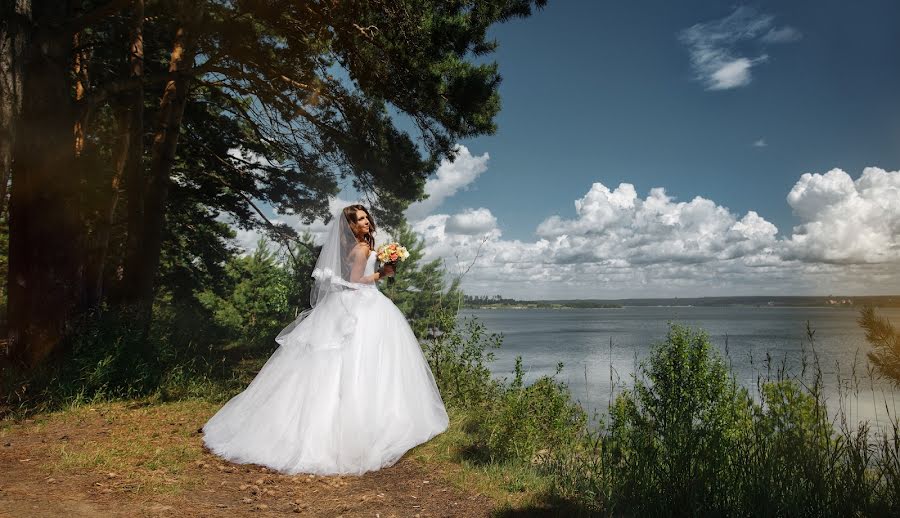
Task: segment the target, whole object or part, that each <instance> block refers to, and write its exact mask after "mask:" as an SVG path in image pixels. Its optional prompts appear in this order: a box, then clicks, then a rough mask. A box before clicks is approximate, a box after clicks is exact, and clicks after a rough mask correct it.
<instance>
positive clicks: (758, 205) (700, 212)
mask: <svg viewBox="0 0 900 518" xmlns="http://www.w3.org/2000/svg"><path fill="white" fill-rule="evenodd" d="M897 20H900V2H895V1H887V0H884V1H872V2H868V1H867V2H852V3H851V2H838V1H833V0H828V1H817V2H812V1H793V2H757V3H735V4H730V3H724V2H712V1H703V2H700V1H679V2H671V1H655V2H624V1H620V2H592V1H553V0H551V2H550V4H549V5H548V6H547V8H546V9H544V10H542V11H539V12H536V13H535V14H534V15H533V16H532V17H531V18H528V19H525V20H514V21H511V22H509V23H506V24H502V25H499V26H497V27H496V28H495V29H494V30H493V31H492V35H493V36H494V37H496V38H497V40H498V41H499V44H500V47H499V49H498V51H497V52H495V53H494V54H491V55H489V56H487V58H486V59H489V60H496V61H497V62H498V63H499V65H500V71H501V74H502V76H503V83H502V85H501V89H500V93H501V97H502V104H503V109H502V111H501V113H500V114H499V117H498V119H497V123H498V126H499V129H498V132H497V134H495V135H492V136H485V137H479V138H475V139H469V140H465V141H462V142H460V143H459V144H460V145H461V146H462V148H461V151H460V154H459V158H457V160H456V161H455V162H453V163H450V162H445V163H443V164H442V165H441V167H440V168H439V169H438V171H437V172H436V174H435V175H434V177H432V178H431V179H429V181H428V184H427V185H426V191H427V192H428V193H429V194H430V195H431V198H430V199H429V200H427V201H425V202H423V203H418V204H415V205H413V206H411V207H410V209H409V210H408V211H407V212H406V216H407V218H408V219H409V220H410V221H411V222H412V223H413V225H414V229H415V230H417V231H418V232H419V233H420V234H421V235H422V236H423V238H424V239H425V243H426V258H428V259H432V258H440V259H443V260H444V261H445V264H446V265H447V269H448V271H449V272H450V273H460V272H463V271H467V273H466V274H465V276H464V279H463V286H464V289H465V290H466V291H467V292H469V293H472V294H479V295H484V294H487V295H493V294H503V295H505V296H511V297H516V298H520V299H548V298H602V299H612V298H629V297H675V296H679V297H691V296H721V295H767V294H770V295H807V294H819V295H827V294H829V293H837V294H845V295H854V294H889V293H891V294H896V293H900V94H898V93H897V92H900V28H898V26H897ZM354 196H355V194H352V193H342V194H341V195H340V196H339V198H338V199H336V200H333V205H335V206H339V205H341V204H343V203H346V202H349V201H353V197H354ZM282 220H284V221H287V222H289V223H292V224H296V221H292V220H291V218H290V217H284V218H282ZM297 226H298V227H299V225H297ZM309 228H310V229H311V230H313V231H314V232H319V231H321V229H322V225H321V224H320V223H317V224H314V225H313V226H312V227H309ZM254 237H255V236H253V235H249V234H247V235H243V234H242V235H241V236H240V239H241V240H242V241H243V242H245V243H248V244H251V242H252V240H253V238H254ZM389 238H390V236H386V235H382V236H380V239H381V240H382V241H383V240H385V239H389ZM468 264H471V265H472V267H471V268H467V265H468Z"/></svg>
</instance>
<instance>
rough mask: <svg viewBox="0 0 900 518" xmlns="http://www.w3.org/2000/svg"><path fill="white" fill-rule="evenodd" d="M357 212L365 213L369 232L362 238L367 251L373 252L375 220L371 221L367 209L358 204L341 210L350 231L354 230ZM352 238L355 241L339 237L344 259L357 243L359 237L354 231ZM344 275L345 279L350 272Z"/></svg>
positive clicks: (346, 237)
mask: <svg viewBox="0 0 900 518" xmlns="http://www.w3.org/2000/svg"><path fill="white" fill-rule="evenodd" d="M358 210H361V211H363V212H365V213H366V216H368V217H369V232H368V233H366V234H363V236H362V238H363V240H365V242H366V243H367V244H368V245H369V249H370V250H374V249H375V238H374V237H372V234H374V233H375V220H373V219H372V214H370V213H369V209H367V208H365V207H364V206H362V205H359V204H355V205H349V206H347V207H344V210H343V213H344V217H345V218H347V223H349V224H350V229H351V230H354V229H355V228H356V222H357V219H356V211H358ZM353 237H354V238H355V241H353V242H349V240H350V239H351V238H350V236H346V235H342V236H341V252H342V253H343V255H344V257H347V255H348V254H349V253H350V251H351V250H353V247H354V246H356V243H357V242H359V237H357V236H356V234H355V231H354V234H353ZM345 264H346V263H345ZM344 275H345V277H347V276H349V275H350V272H344Z"/></svg>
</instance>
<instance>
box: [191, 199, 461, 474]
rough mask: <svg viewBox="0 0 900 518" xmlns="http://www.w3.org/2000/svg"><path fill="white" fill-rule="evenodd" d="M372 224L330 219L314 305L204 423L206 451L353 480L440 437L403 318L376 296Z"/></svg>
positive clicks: (430, 379) (349, 213)
mask: <svg viewBox="0 0 900 518" xmlns="http://www.w3.org/2000/svg"><path fill="white" fill-rule="evenodd" d="M374 232H375V223H374V221H372V218H371V216H370V215H369V212H368V210H366V208H365V207H363V206H362V205H351V206H349V207H346V208H344V209H343V210H342V211H340V212H338V213H337V214H335V215H334V217H333V218H332V220H331V223H330V224H329V226H328V229H327V231H326V238H325V243H324V244H323V246H322V251H321V253H320V254H319V258H318V260H317V261H316V266H315V268H314V269H313V273H312V276H313V278H314V279H315V283H314V286H313V288H312V290H311V291H310V304H311V308H310V309H308V310H306V311H304V312H303V313H301V314H300V316H299V317H298V318H297V319H296V320H295V321H294V322H293V323H292V324H291V325H289V326H288V327H286V328H285V329H284V330H283V331H281V333H280V334H279V335H278V336H277V337H276V338H275V341H276V342H277V343H278V344H279V346H278V348H277V349H276V350H275V352H274V353H273V354H272V356H271V357H270V358H269V359H268V360H267V361H266V364H265V365H264V366H263V367H262V369H261V370H260V371H259V373H258V374H257V375H256V378H254V379H253V381H252V382H251V383H250V385H249V386H247V388H246V389H245V390H244V391H243V392H241V393H240V394H238V395H236V396H235V397H233V398H232V399H231V400H230V401H228V402H227V403H226V404H225V405H224V406H223V407H222V408H221V409H219V411H218V412H217V413H216V414H215V415H214V416H213V417H212V418H211V419H210V420H209V421H208V422H207V423H206V424H205V425H204V426H203V428H202V431H203V433H204V437H203V442H204V444H205V445H206V447H207V448H209V450H210V451H212V452H213V453H215V454H217V455H219V456H221V457H223V458H225V459H227V460H230V461H233V462H237V463H254V464H261V465H264V466H267V467H270V468H272V469H274V470H277V471H280V472H282V473H288V474H296V473H301V472H302V473H314V474H317V475H336V474H362V473H365V472H367V471H372V470H377V469H380V468H383V467H387V466H391V465H392V464H394V463H395V462H397V460H399V459H400V457H401V456H402V455H403V454H404V453H405V452H406V451H407V450H409V449H410V448H412V447H413V446H416V445H418V444H421V443H423V442H426V441H428V440H429V439H431V438H432V437H434V436H435V435H437V434H439V433H441V432H443V431H444V430H446V429H447V425H448V418H447V412H446V410H445V408H444V403H443V400H442V399H441V395H440V393H439V392H438V388H437V385H436V384H435V381H434V376H433V375H432V373H431V370H430V369H429V367H428V363H427V361H426V360H425V356H424V355H423V354H422V349H421V347H420V345H419V342H418V340H417V339H416V336H415V335H414V334H413V331H412V329H410V327H409V324H408V323H407V321H406V318H405V317H404V316H403V313H401V312H400V310H399V309H398V308H397V306H395V305H394V304H393V302H391V300H390V299H388V298H387V297H385V296H384V295H383V294H382V293H381V292H380V291H379V290H378V288H377V286H376V284H375V283H376V282H377V281H378V280H380V279H382V278H384V277H389V276H392V275H393V274H394V271H393V266H392V265H391V264H386V265H384V266H383V267H382V268H381V269H378V270H376V269H375V261H376V254H375V251H374V250H373V248H374V239H373V237H372V234H373V233H374Z"/></svg>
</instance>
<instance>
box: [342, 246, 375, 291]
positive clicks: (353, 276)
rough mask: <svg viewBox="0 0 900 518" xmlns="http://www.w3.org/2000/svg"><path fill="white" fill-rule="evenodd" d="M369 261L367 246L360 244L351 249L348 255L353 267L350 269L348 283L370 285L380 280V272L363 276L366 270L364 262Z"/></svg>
mask: <svg viewBox="0 0 900 518" xmlns="http://www.w3.org/2000/svg"><path fill="white" fill-rule="evenodd" d="M368 259H369V246H368V245H366V244H364V243H360V244H358V245H356V246H355V247H354V248H353V251H352V252H351V253H350V260H351V261H353V265H352V267H351V268H350V282H357V283H362V284H372V283H374V282H375V281H377V280H378V279H380V278H381V272H375V273H373V274H372V275H363V272H364V271H365V270H366V261H367V260H368Z"/></svg>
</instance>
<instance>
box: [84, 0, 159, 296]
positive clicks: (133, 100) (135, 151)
mask: <svg viewBox="0 0 900 518" xmlns="http://www.w3.org/2000/svg"><path fill="white" fill-rule="evenodd" d="M132 9H133V11H132V27H131V32H130V34H129V77H131V78H132V79H136V78H138V79H139V78H141V77H143V75H144V36H143V28H144V2H143V0H135V2H134V6H133V8H132ZM116 125H117V128H118V130H119V139H118V142H117V144H116V151H115V155H114V157H115V164H114V167H115V169H114V170H113V177H112V179H111V181H110V186H109V187H110V193H109V198H108V199H107V202H106V206H105V207H104V208H103V213H102V214H101V217H102V218H103V219H102V220H101V221H100V222H99V225H98V228H97V235H96V236H95V239H94V257H92V259H91V261H90V262H89V273H88V287H87V289H88V304H89V305H90V306H96V305H97V304H99V303H100V302H101V301H102V300H103V291H104V286H103V282H104V279H105V278H106V277H105V275H104V272H105V270H106V258H107V254H108V251H109V239H110V234H111V231H112V226H113V224H114V222H115V221H114V220H115V214H116V208H117V206H118V203H119V192H120V190H121V188H122V185H123V184H125V185H126V187H127V186H128V185H132V186H134V188H133V189H129V190H128V191H127V192H128V197H129V199H128V207H129V214H131V208H132V206H134V207H137V208H140V207H142V206H143V186H144V185H145V184H144V182H143V176H142V174H141V173H142V172H143V169H142V168H141V158H142V156H143V153H144V146H143V129H144V87H143V85H142V84H140V83H138V86H137V87H136V88H135V89H134V90H130V91H128V92H127V93H126V94H124V95H123V96H122V98H121V99H120V101H119V104H118V106H117V107H116ZM137 214H138V217H137V218H136V219H140V215H142V214H143V211H142V210H140V211H138V212H137Z"/></svg>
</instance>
